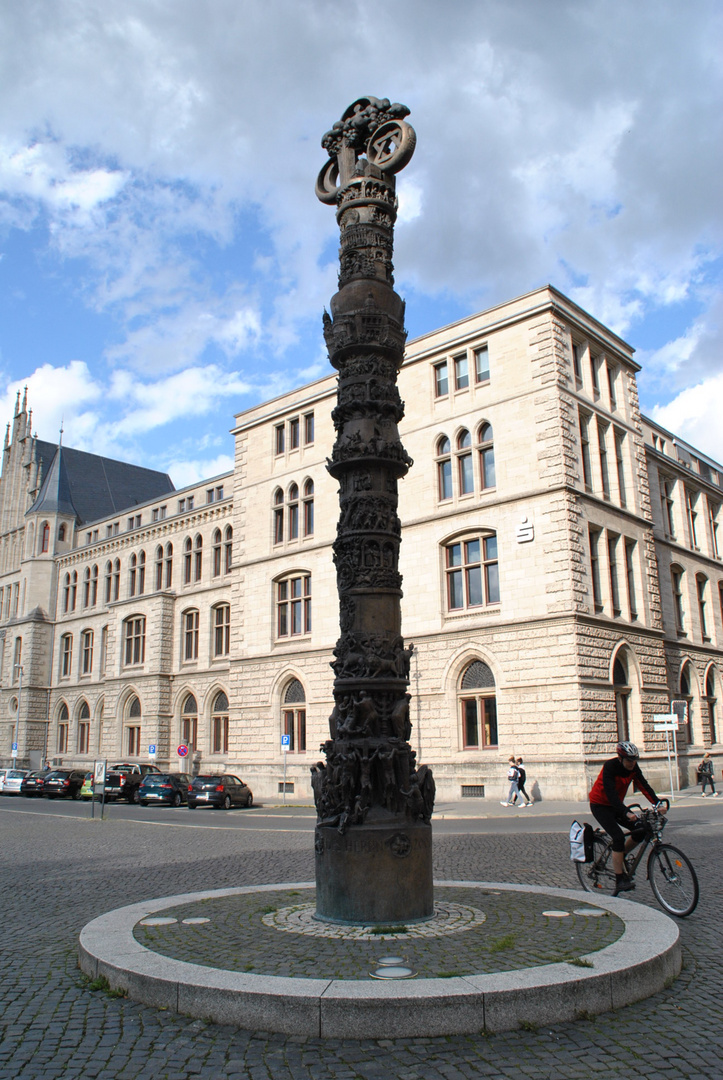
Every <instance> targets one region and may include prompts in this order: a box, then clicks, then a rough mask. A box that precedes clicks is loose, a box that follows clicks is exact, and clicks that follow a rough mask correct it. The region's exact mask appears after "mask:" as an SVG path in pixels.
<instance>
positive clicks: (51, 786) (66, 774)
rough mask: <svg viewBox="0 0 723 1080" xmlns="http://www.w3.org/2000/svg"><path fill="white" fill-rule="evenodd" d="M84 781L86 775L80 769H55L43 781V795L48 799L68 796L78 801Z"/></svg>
mask: <svg viewBox="0 0 723 1080" xmlns="http://www.w3.org/2000/svg"><path fill="white" fill-rule="evenodd" d="M84 780H85V773H84V772H82V771H81V770H80V769H53V771H52V772H49V773H47V774H46V776H45V780H44V781H43V795H44V796H45V798H46V799H61V798H65V797H67V796H68V795H70V797H71V799H78V798H80V789H81V788H82V786H83V781H84Z"/></svg>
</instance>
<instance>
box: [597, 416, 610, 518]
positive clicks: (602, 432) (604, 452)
mask: <svg viewBox="0 0 723 1080" xmlns="http://www.w3.org/2000/svg"><path fill="white" fill-rule="evenodd" d="M597 437H598V444H599V446H600V477H601V479H602V490H603V497H604V498H605V499H609V498H610V473H609V472H608V447H607V438H608V428H607V424H601V423H600V421H598V425H597Z"/></svg>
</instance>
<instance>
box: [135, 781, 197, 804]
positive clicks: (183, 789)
mask: <svg viewBox="0 0 723 1080" xmlns="http://www.w3.org/2000/svg"><path fill="white" fill-rule="evenodd" d="M190 783H191V777H190V776H188V775H187V774H186V773H149V774H148V775H147V776H144V777H143V780H142V781H141V786H140V787H139V789H138V801H139V802H140V804H141V806H152V805H154V804H155V803H168V805H169V806H180V805H181V803H185V802H188V785H189V784H190Z"/></svg>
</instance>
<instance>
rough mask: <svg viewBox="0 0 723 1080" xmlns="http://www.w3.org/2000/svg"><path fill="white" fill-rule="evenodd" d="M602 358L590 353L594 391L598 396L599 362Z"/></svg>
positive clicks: (597, 396)
mask: <svg viewBox="0 0 723 1080" xmlns="http://www.w3.org/2000/svg"><path fill="white" fill-rule="evenodd" d="M599 360H600V358H599V357H598V356H593V355H592V353H590V377H591V379H592V392H593V396H594V397H596V398H599V397H600V383H599V381H598V364H599Z"/></svg>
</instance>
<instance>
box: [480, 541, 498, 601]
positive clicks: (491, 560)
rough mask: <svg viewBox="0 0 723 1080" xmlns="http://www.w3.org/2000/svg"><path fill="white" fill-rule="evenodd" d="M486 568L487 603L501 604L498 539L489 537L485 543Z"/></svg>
mask: <svg viewBox="0 0 723 1080" xmlns="http://www.w3.org/2000/svg"><path fill="white" fill-rule="evenodd" d="M484 567H485V586H486V589H487V603H488V604H499V602H500V572H499V564H498V562H497V537H496V536H488V537H486V538H485V541H484Z"/></svg>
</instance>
